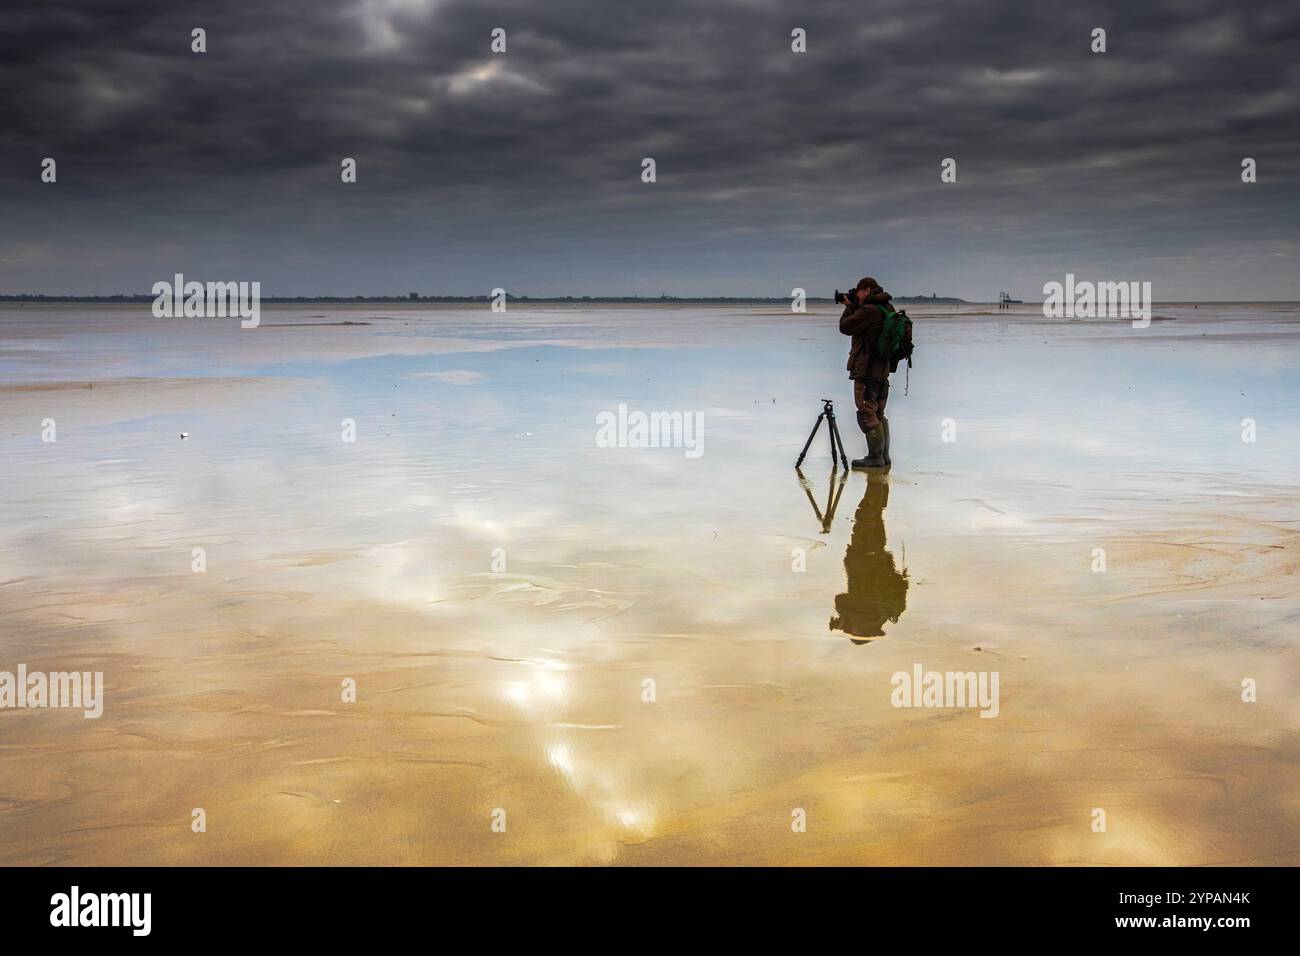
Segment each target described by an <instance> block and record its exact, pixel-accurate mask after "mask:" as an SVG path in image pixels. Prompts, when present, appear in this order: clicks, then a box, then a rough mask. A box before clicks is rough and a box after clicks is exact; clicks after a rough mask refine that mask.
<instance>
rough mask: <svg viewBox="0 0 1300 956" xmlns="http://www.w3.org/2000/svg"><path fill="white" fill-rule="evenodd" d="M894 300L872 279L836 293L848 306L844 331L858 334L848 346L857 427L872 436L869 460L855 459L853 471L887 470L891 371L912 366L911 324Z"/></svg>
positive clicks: (842, 322)
mask: <svg viewBox="0 0 1300 956" xmlns="http://www.w3.org/2000/svg"><path fill="white" fill-rule="evenodd" d="M891 298H892V296H890V294H889V293H888V292H886V291H885V290H884V289H882V288H881V287H880V283H878V282H877V281H876V280H875V279H872V278H870V277H868V278H865V279H862V280H861V281H860V282H858V284H857V287H856V288H855V289H854V290H853V291H852V292H839V291H836V293H835V301H836V303H837V304H838V303H843V304H844V314H843V315H841V316H840V331H841V332H843V333H844V334H845V335H851V336H853V342H852V345H851V346H850V348H849V364H848V369H849V378H851V379H853V404H854V405H856V406H857V409H858V427H859V428H861V429H862V434H864V435H866V436H867V457H866V458H856V459H854V461H853V467H854V468H888V467H889V464H890V460H889V419H887V418H886V417H885V402H886V401H887V400H888V399H889V373H890V372H892V371H894V370H895V369H897V368H898V363H899V362H900V361H901V360H902V359H904V358H906V359H907V361H908V364H909V366H910V364H911V354H912V320H911V319H909V318H908V317H907V313H906V312H896V311H895V310H894V308H893V307H892V306H891V305H890V304H889V301H890V299H891Z"/></svg>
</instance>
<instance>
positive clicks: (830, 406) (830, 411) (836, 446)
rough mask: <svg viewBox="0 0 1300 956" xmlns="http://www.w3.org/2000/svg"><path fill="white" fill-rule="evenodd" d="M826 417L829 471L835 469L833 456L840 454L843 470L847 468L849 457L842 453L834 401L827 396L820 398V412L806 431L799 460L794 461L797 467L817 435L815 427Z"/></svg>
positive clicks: (841, 441)
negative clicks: (808, 430)
mask: <svg viewBox="0 0 1300 956" xmlns="http://www.w3.org/2000/svg"><path fill="white" fill-rule="evenodd" d="M823 418H824V419H826V425H827V427H828V428H829V429H830V433H831V471H834V470H835V456H836V454H838V455H839V456H840V463H841V464H842V465H843V466H844V470H845V471H848V470H849V457H848V455H846V454H844V439H843V438H841V437H840V427H839V426H838V425H836V424H835V403H834V402H833V401H831V400H830V399H829V398H823V399H822V412H821V414H820V415H818V416H817V423H816V424H815V425H813V427H812V431H811V432H809V433H808V440H807V441H806V442H804V443H803V451H801V452H799V460H798V461H796V462H795V463H794V466H795V467H796V468H798V467H799V466H800V465H802V464H803V460H804V456H806V455H807V454H808V447H809V446H810V445H812V441H813V439H814V438H816V437H817V429H819V428H821V427H822V419H823Z"/></svg>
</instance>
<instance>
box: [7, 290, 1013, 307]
mask: <svg viewBox="0 0 1300 956" xmlns="http://www.w3.org/2000/svg"><path fill="white" fill-rule="evenodd" d="M156 298H158V297H157V296H156V295H145V294H139V295H34V294H31V293H22V294H16V295H15V294H10V295H0V302H153V301H154V300H155V299H156ZM506 299H507V301H510V302H579V303H581V302H595V303H602V302H619V303H623V302H631V303H650V304H653V303H656V302H675V303H685V304H692V303H698V302H720V303H732V302H759V303H764V304H776V303H781V304H787V305H788V304H789V302H790V299H791V297H790V296H788V295H786V296H761V295H739V296H728V295H724V296H674V295H663V296H659V295H656V296H635V295H626V296H620V295H582V296H577V295H561V296H530V295H509V294H507V296H506ZM492 300H493V297H492V296H490V295H421V296H415V295H411V294H408V295H297V296H294V295H264V296H262V297H261V300H260V301H261V302H262V303H264V304H276V303H287V304H305V303H311V302H331V303H340V302H360V303H366V302H389V303H392V302H433V303H450V304H464V303H474V302H482V303H489V302H491V301H492ZM805 301H808V302H825V303H831V302H832V301H833V300H832V299H831V298H830V297H829V296H827V297H824V298H823V297H817V296H809V297H808V298H807V299H806V300H805ZM894 301H895V302H902V303H905V304H913V303H923V302H930V303H933V304H935V305H983V304H985V303H981V302H970V301H968V300H966V299H958V298H955V297H952V296H947V297H945V296H922V295H902V296H895V297H894ZM1031 304H1032V303H1031Z"/></svg>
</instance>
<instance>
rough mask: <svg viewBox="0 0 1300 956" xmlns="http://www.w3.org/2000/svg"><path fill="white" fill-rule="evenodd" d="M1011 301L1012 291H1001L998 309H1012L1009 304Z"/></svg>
mask: <svg viewBox="0 0 1300 956" xmlns="http://www.w3.org/2000/svg"><path fill="white" fill-rule="evenodd" d="M1010 302H1011V293H1010V292H999V293H998V311H999V312H1001V311H1003V310H1004V309H1010V308H1011V306H1010V305H1009V303H1010Z"/></svg>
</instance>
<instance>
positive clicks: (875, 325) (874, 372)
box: [840, 289, 893, 379]
mask: <svg viewBox="0 0 1300 956" xmlns="http://www.w3.org/2000/svg"><path fill="white" fill-rule="evenodd" d="M891 298H893V296H891V295H890V294H889V293H888V292H885V291H884V290H883V289H882V290H880V291H879V292H875V293H873V294H872V295H870V296H868V297H867V301H866V302H864V303H863V304H862V305H860V306H853V305H846V306H845V307H844V314H843V315H841V316H840V331H841V332H843V333H844V334H845V335H851V336H853V342H852V344H851V345H850V346H849V364H848V370H849V378H880V379H888V378H889V359H888V358H881V357H880V356H879V355H876V354H875V345H876V339H878V338H880V331H881V329H882V328H884V325H885V313H884V312H882V311H880V309H878V308H876V305H877V304H880V303H885V302H888V301H889V300H890V299H891Z"/></svg>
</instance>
